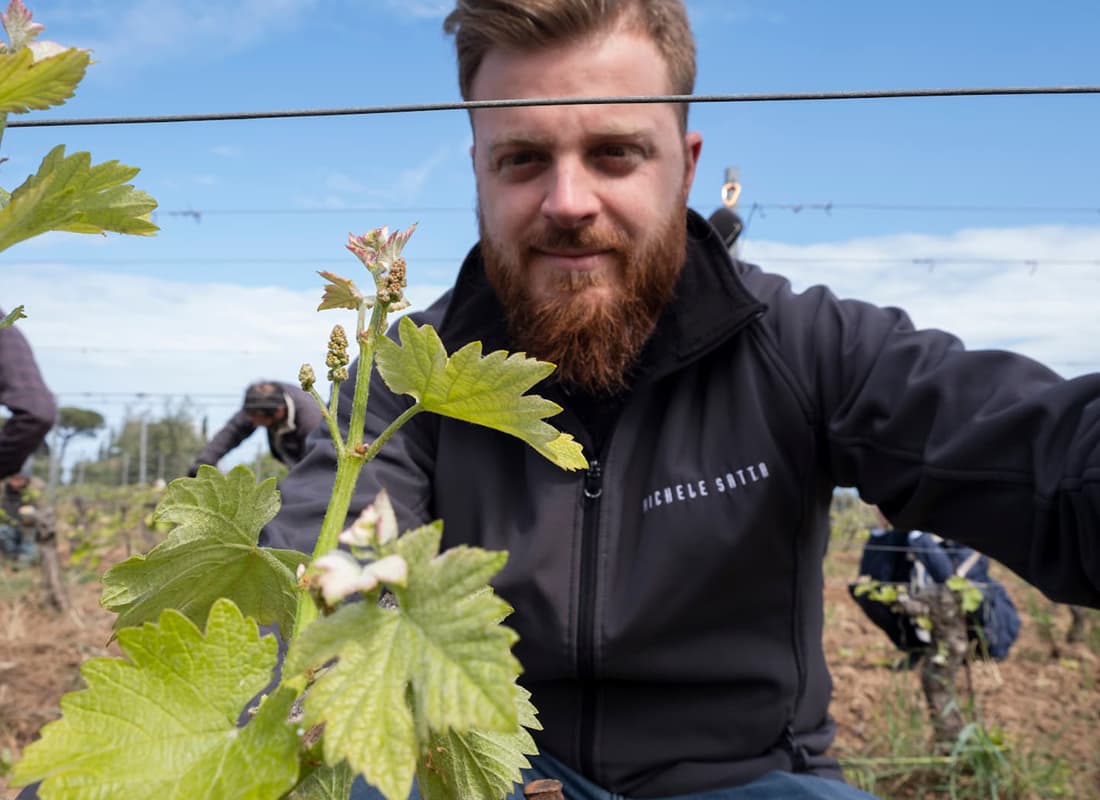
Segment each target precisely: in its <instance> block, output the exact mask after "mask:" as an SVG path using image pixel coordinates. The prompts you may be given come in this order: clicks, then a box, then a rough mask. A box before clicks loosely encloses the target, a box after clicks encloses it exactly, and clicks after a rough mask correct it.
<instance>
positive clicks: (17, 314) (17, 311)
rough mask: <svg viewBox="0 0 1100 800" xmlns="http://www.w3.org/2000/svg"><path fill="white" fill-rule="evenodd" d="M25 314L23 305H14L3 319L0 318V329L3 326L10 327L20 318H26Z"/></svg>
mask: <svg viewBox="0 0 1100 800" xmlns="http://www.w3.org/2000/svg"><path fill="white" fill-rule="evenodd" d="M26 318H27V315H26V314H24V313H23V306H16V307H15V308H14V309H12V312H11V313H10V314H8V315H7V316H6V317H4V318H3V319H0V330H3V329H4V328H10V327H11V326H12V325H14V324H15V323H16V322H18V321H19V320H21V319H26Z"/></svg>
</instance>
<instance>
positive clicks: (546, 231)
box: [261, 0, 1100, 800]
mask: <svg viewBox="0 0 1100 800" xmlns="http://www.w3.org/2000/svg"><path fill="white" fill-rule="evenodd" d="M444 27H445V30H446V31H448V32H450V33H452V34H454V36H455V46H456V51H457V55H458V71H459V85H460V87H461V90H462V95H463V97H464V98H466V99H468V100H471V101H479V102H480V101H497V100H510V99H515V98H570V97H578V96H583V97H585V98H606V97H613V98H614V97H620V98H621V97H643V98H648V99H652V98H653V97H654V96H659V95H685V94H690V93H691V92H692V91H693V86H694V78H695V58H694V54H695V45H694V39H693V36H692V33H691V29H690V26H689V23H688V18H687V12H686V9H685V7H684V4H683V3H682V2H681V0H459V2H458V3H457V5H456V7H455V9H454V11H453V12H452V13H451V14H450V15H449V16H448V17H447V19H446V22H445V23H444ZM687 117H688V108H687V105H686V104H684V103H669V102H664V103H660V102H638V103H629V102H627V103H617V104H611V105H608V104H601V103H582V104H552V105H542V106H520V105H501V106H498V107H494V108H489V107H478V108H474V109H471V111H470V122H471V125H472V130H473V146H472V148H471V156H472V162H473V172H474V176H475V179H476V185H477V208H478V221H479V232H480V240H479V242H478V243H477V244H476V245H475V246H474V247H473V248H472V249H471V250H470V251H469V253H468V254H467V256H466V259H465V261H464V263H463V264H462V267H461V269H460V272H459V274H458V276H457V278H456V281H455V283H454V286H453V288H452V289H451V290H450V291H448V292H447V293H446V294H444V295H443V296H442V297H441V298H440V299H439V300H437V301H436V302H435V303H434V304H432V305H431V306H430V307H429V308H428V309H427V310H425V311H423V312H421V313H417V314H414V315H413V319H414V321H415V322H417V323H419V324H423V323H430V324H432V325H433V326H434V327H435V328H436V329H437V331H438V332H439V335H440V338H441V339H442V341H443V343H444V345H445V346H446V348H447V350H448V352H453V351H454V350H456V349H458V348H459V347H461V346H463V345H465V344H467V343H469V342H471V341H480V342H482V345H483V348H484V351H485V352H490V351H493V350H497V349H506V350H510V351H523V352H526V353H527V354H528V355H530V356H533V357H537V358H539V359H542V360H544V361H549V362H552V363H554V364H556V365H557V369H556V371H555V372H554V374H553V375H551V376H550V378H548V379H547V380H546V381H544V382H543V383H542V384H540V385H539V386H538V387H537V389H536V391H537V392H538V393H539V394H541V395H543V396H544V397H547V398H549V399H551V400H553V401H554V402H556V403H558V404H559V405H560V406H562V408H563V409H564V410H563V411H562V413H561V414H559V415H558V416H556V417H554V418H552V419H551V420H550V421H551V422H552V423H553V424H554V425H555V426H557V427H559V428H561V429H563V430H564V431H566V432H568V433H570V434H572V435H573V436H574V437H575V438H576V440H577V441H579V442H580V443H581V444H582V445H583V446H584V450H585V453H586V455H587V458H588V461H589V465H590V466H589V468H588V470H587V471H580V472H578V473H566V472H563V471H561V470H558V469H557V468H556V467H554V466H553V465H552V464H550V463H549V462H547V461H546V460H545V459H543V458H542V457H541V456H539V455H538V454H536V453H535V452H534V451H532V450H531V449H530V448H527V447H525V446H524V445H523V444H522V443H521V442H519V441H518V440H517V439H515V438H512V437H509V436H507V435H506V434H503V433H500V432H498V431H494V430H490V429H488V428H484V427H479V426H475V425H470V424H467V423H464V422H459V421H455V420H450V419H445V418H440V417H436V416H433V415H429V414H421V415H419V416H416V417H414V418H413V419H412V420H411V421H410V422H409V423H408V424H407V425H405V426H404V427H402V428H401V429H400V431H398V433H397V434H396V435H395V436H394V437H393V438H392V439H390V440H389V441H388V442H387V444H386V446H385V447H384V448H383V449H382V450H381V452H380V455H379V457H378V458H376V459H375V460H373V461H371V462H370V463H369V464H368V465H367V466H366V468H365V469H364V470H363V472H362V473H361V478H360V481H359V484H358V486H357V490H356V494H355V497H354V499H353V501H352V507H351V513H352V514H353V515H357V514H358V513H359V512H360V510H361V509H363V508H364V507H365V506H366V505H367V504H369V503H370V502H371V501H372V500H373V499H374V497H375V495H376V494H377V492H378V491H379V489H380V488H381V487H385V488H386V489H387V491H388V494H389V496H390V498H391V500H392V502H393V505H394V507H395V510H396V513H397V516H398V521H399V523H400V525H401V526H402V527H403V528H409V527H413V526H416V525H420V524H424V523H426V522H429V521H431V520H433V519H441V520H443V524H444V528H443V545H444V547H455V546H460V545H474V546H479V547H484V548H487V549H491V550H506V551H508V553H509V555H508V561H507V564H506V566H505V567H504V569H503V570H502V571H501V572H500V573H499V574H498V575H497V576H496V578H495V579H494V587H495V589H496V591H497V592H498V593H499V594H500V595H501V596H502V597H503V598H504V599H505V600H506V601H507V602H508V603H509V604H510V605H511V606H512V608H514V613H513V614H512V615H511V616H509V617H508V619H507V624H508V625H509V626H510V627H512V628H513V629H515V630H516V631H517V632H518V634H519V641H518V643H517V645H516V646H515V655H516V657H517V658H518V659H519V661H520V663H521V664H522V665H523V669H524V672H523V674H522V676H521V678H520V681H521V683H522V684H523V685H524V686H525V687H526V688H527V689H529V690H530V691H531V692H532V701H533V703H534V704H535V706H536V707H537V708H538V710H539V720H540V722H541V725H542V730H538V731H533V732H532V733H533V736H534V738H535V741H536V743H537V745H538V748H539V755H537V756H535V757H533V758H532V759H531V765H532V766H531V768H530V769H529V770H527V771H525V773H524V780H525V781H527V780H532V779H534V778H541V777H549V778H557V779H559V780H561V781H562V782H563V783H564V784H565V796H566V797H568V798H570V800H611V798H677V800H704V799H705V800H748V799H749V798H752V799H753V800H762V799H764V798H783V799H784V800H799V799H803V798H814V799H815V800H823V799H825V798H828V799H830V800H840V799H841V798H843V799H844V800H850V799H852V798H866V797H868V795H867V794H866V793H864V792H861V791H859V790H857V789H855V788H853V787H851V786H848V785H847V784H845V783H844V782H843V778H842V774H841V770H840V767H839V765H838V763H837V761H836V759H835V758H834V757H833V756H832V755H831V753H830V745H831V743H832V741H833V739H834V736H835V732H836V728H835V724H834V722H833V720H832V718H831V717H830V715H829V703H830V696H831V679H830V676H829V670H828V666H827V663H826V658H825V653H824V648H823V644H822V633H823V628H824V624H825V620H824V608H823V581H824V578H823V568H822V567H823V556H824V554H825V551H826V548H827V546H828V543H829V506H830V502H831V500H832V497H833V491H834V489H835V488H836V487H838V486H847V487H856V488H857V489H858V491H859V493H860V496H861V497H863V498H865V499H866V500H867V501H868V502H870V503H873V504H877V505H878V506H879V507H880V508H882V509H883V511H884V512H885V514H886V516H887V517H888V518H889V519H890V520H891V523H892V524H893V525H894V526H895V527H899V528H903V529H905V530H913V529H921V530H934V531H937V532H938V533H940V534H941V535H943V536H945V537H949V538H952V539H955V540H958V541H961V542H964V543H966V544H969V545H971V546H973V547H975V548H976V549H979V550H981V551H984V552H986V553H988V554H989V555H990V556H992V557H995V558H997V559H998V560H1000V561H1001V563H1003V564H1005V565H1007V566H1008V567H1009V568H1011V569H1013V570H1015V571H1016V572H1018V573H1019V574H1020V575H1022V576H1024V577H1025V578H1026V579H1028V580H1030V581H1032V582H1034V583H1035V584H1037V585H1038V586H1039V587H1040V588H1041V589H1043V590H1044V591H1045V592H1047V593H1049V594H1051V595H1052V596H1056V597H1059V598H1060V599H1062V600H1064V601H1068V602H1077V603H1081V604H1087V605H1094V606H1097V605H1100V480H1097V476H1098V475H1100V376H1097V375H1089V376H1085V377H1082V378H1078V379H1074V380H1072V381H1068V380H1063V379H1062V378H1060V377H1059V376H1058V375H1056V374H1055V373H1054V372H1052V371H1051V370H1049V369H1047V368H1046V367H1044V366H1042V365H1040V364H1038V363H1036V362H1034V361H1031V360H1029V359H1027V358H1024V357H1021V356H1018V355H1014V354H1011V353H1006V352H992V351H968V350H966V349H965V348H964V347H963V346H962V344H961V343H960V342H959V340H958V339H956V338H955V337H953V336H951V335H950V334H948V333H945V332H942V331H938V330H917V329H915V328H914V326H913V324H912V322H911V321H910V320H909V318H908V317H907V316H906V314H905V313H904V312H902V311H901V310H898V309H894V308H879V307H876V306H872V305H869V304H867V303H862V302H858V301H856V300H847V299H839V298H837V297H836V296H835V295H834V294H833V293H832V292H830V291H829V290H828V289H826V288H824V287H821V286H817V287H813V288H810V289H808V290H806V291H804V292H795V291H794V290H793V289H792V288H791V286H790V284H789V282H788V281H787V280H786V279H784V278H783V277H781V276H779V275H776V274H772V273H769V272H766V271H764V270H763V269H761V268H760V267H757V266H755V265H752V264H748V263H744V262H741V261H738V260H735V259H733V258H731V255H730V253H729V251H728V249H727V247H726V244H725V242H724V241H723V239H722V238H721V236H720V235H719V234H718V232H716V231H715V229H714V228H713V227H712V226H711V225H710V224H708V222H707V221H706V220H705V219H704V218H703V217H701V216H699V215H698V214H697V213H695V212H694V211H691V210H689V209H688V207H687V200H688V195H689V191H690V188H691V185H692V181H693V178H694V176H695V169H696V165H697V163H698V160H699V155H700V152H701V147H702V136H701V134H699V133H697V132H692V131H690V130H689V129H688V126H687ZM353 371H354V369H353ZM353 384H354V381H347V382H344V384H343V385H342V386H341V390H340V391H341V396H340V397H339V413H340V415H341V424H343V425H344V426H345V427H346V426H347V425H348V424H349V418H350V410H351V398H352V392H353V388H354V386H353ZM411 402H412V401H411V400H410V399H409V398H408V397H406V396H403V395H396V394H394V393H393V392H391V391H390V390H389V389H388V388H387V387H386V385H385V384H384V382H383V381H382V380H381V379H380V378H378V377H377V376H375V378H374V379H373V381H372V386H371V389H370V404H369V407H368V409H367V414H366V424H365V428H366V430H365V436H366V439H367V440H368V441H372V440H374V439H376V438H377V437H378V436H379V434H380V433H381V432H382V431H383V430H385V428H386V426H387V425H388V424H389V423H390V422H391V421H393V420H394V419H395V418H397V417H398V415H399V414H401V413H402V412H403V411H405V410H406V409H407V408H408V407H409V405H410V403H411ZM327 437H328V430H327V426H323V427H322V428H321V429H319V430H318V431H317V433H316V434H315V435H314V437H313V438H312V440H311V447H310V448H309V451H308V452H307V454H306V456H305V458H304V459H303V460H302V461H301V462H300V463H299V464H297V465H296V466H295V467H294V468H293V469H291V471H290V473H289V474H288V475H287V476H286V478H285V479H284V480H283V483H282V486H281V491H282V494H283V499H284V503H283V507H282V511H281V512H280V514H279V515H278V516H276V518H275V519H274V520H273V521H272V522H271V523H269V524H268V525H267V526H266V527H265V529H264V532H263V536H262V537H261V542H262V543H264V544H269V545H272V546H276V547H294V548H297V549H300V550H303V551H306V552H310V551H311V550H312V548H313V546H314V543H315V541H316V536H317V532H318V531H319V529H320V526H321V520H322V518H323V515H324V511H325V507H326V505H327V502H328V499H329V493H330V490H331V487H332V476H333V474H334V472H335V452H334V448H333V446H332V443H331V442H330V441H328V440H327ZM373 791H374V790H373V789H370V788H367V787H366V786H365V785H363V784H360V786H359V788H357V789H356V792H357V793H356V794H355V795H354V796H355V797H357V798H359V797H363V798H366V797H374V798H376V797H378V795H377V793H373V794H372V792H373Z"/></svg>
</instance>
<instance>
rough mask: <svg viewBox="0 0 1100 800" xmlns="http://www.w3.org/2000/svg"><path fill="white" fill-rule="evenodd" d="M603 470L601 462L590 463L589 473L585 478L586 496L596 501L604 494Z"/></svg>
mask: <svg viewBox="0 0 1100 800" xmlns="http://www.w3.org/2000/svg"><path fill="white" fill-rule="evenodd" d="M602 481H603V468H602V467H600V462H599V461H590V462H588V472H587V473H586V474H585V476H584V496H585V497H586V498H587V499H589V500H596V499H598V498H599V497H600V495H602V494H603V485H602Z"/></svg>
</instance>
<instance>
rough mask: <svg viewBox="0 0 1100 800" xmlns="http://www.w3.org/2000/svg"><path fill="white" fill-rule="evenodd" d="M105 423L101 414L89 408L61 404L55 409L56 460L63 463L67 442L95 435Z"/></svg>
mask: <svg viewBox="0 0 1100 800" xmlns="http://www.w3.org/2000/svg"><path fill="white" fill-rule="evenodd" d="M105 424H106V420H105V419H103V415H102V414H100V413H99V412H98V411H93V410H92V409H90V408H76V407H75V406H62V407H61V408H59V409H58V410H57V424H56V425H54V429H53V430H54V436H56V437H57V460H58V462H59V463H62V464H64V463H65V449H66V448H67V447H68V446H69V442H71V441H72V440H73V439H76V438H77V437H79V436H95V434H96V431H99V430H100V429H102V428H103V426H104V425H105Z"/></svg>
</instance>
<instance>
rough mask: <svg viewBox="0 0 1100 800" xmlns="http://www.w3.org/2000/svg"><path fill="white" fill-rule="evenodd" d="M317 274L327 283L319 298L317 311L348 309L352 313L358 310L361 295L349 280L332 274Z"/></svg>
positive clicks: (361, 300) (361, 299)
mask: <svg viewBox="0 0 1100 800" xmlns="http://www.w3.org/2000/svg"><path fill="white" fill-rule="evenodd" d="M317 274H318V275H320V276H321V277H322V278H324V279H325V280H326V281H328V285H327V286H326V287H325V293H324V295H323V296H322V297H321V305H319V306H317V310H318V311H325V310H327V309H330V308H350V309H351V310H353V311H357V310H358V309H359V304H360V303H362V302H363V293H362V292H361V291H359V287H357V286H356V285H355V282H354V281H352V280H351V278H341V277H340V276H339V275H336V274H334V273H332V272H318V273H317Z"/></svg>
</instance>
